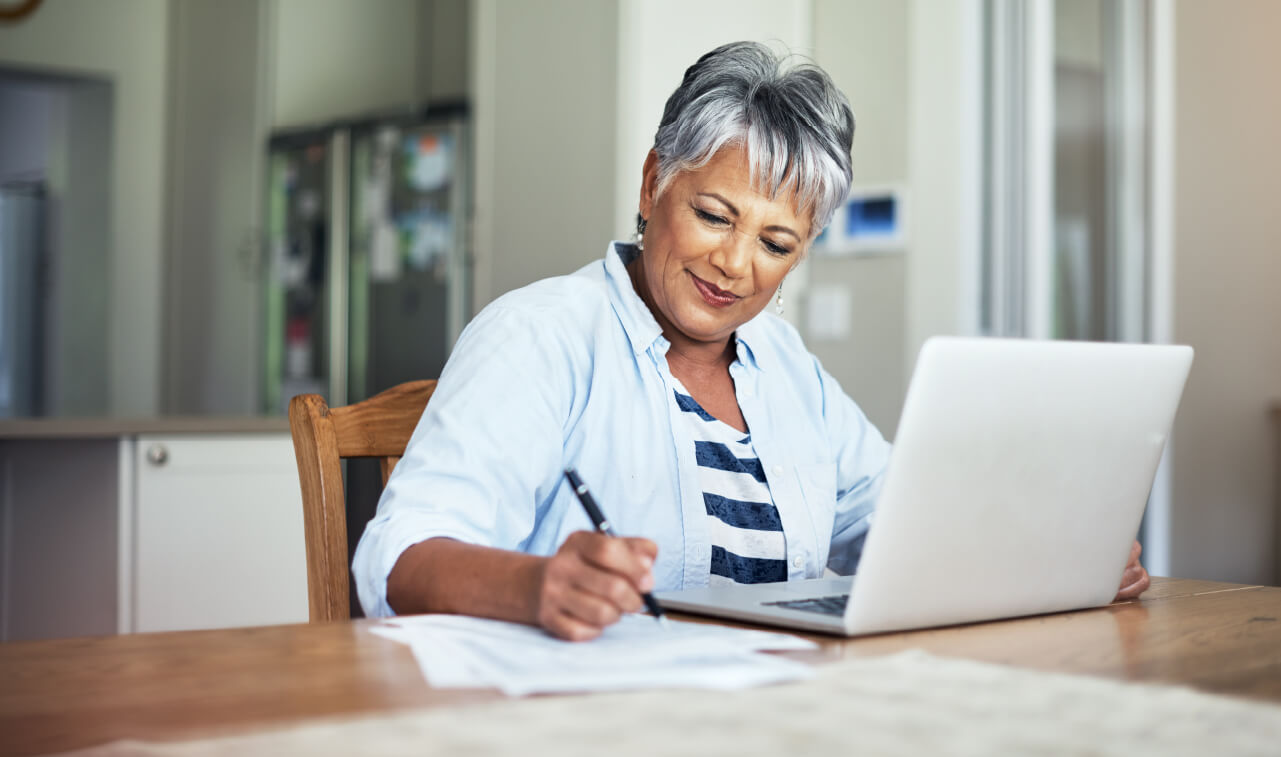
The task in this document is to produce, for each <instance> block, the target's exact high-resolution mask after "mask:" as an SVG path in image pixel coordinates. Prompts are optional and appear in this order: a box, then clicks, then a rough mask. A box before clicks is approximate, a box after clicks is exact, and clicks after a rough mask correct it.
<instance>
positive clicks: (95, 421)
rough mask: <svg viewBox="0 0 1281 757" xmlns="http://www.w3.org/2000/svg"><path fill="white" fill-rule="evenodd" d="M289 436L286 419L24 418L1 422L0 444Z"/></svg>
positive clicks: (183, 417) (249, 417)
mask: <svg viewBox="0 0 1281 757" xmlns="http://www.w3.org/2000/svg"><path fill="white" fill-rule="evenodd" d="M269 433H270V434H274V433H286V434H287V433H289V419H288V418H286V417H284V416H223V415H190V416H178V415H174V416H155V417H149V418H115V417H101V418H23V419H18V420H0V441H4V440H17V439H108V438H111V437H117V436H136V435H138V434H160V435H166V434H269Z"/></svg>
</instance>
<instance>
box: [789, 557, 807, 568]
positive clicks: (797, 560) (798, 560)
mask: <svg viewBox="0 0 1281 757" xmlns="http://www.w3.org/2000/svg"><path fill="white" fill-rule="evenodd" d="M804 564H805V558H804V557H801V556H800V555H797V556H796V557H793V558H792V567H793V568H799V567H801V566H802V565H804Z"/></svg>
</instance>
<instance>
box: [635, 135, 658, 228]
mask: <svg viewBox="0 0 1281 757" xmlns="http://www.w3.org/2000/svg"><path fill="white" fill-rule="evenodd" d="M657 188H658V153H656V152H654V151H653V150H650V151H649V154H648V155H646V156H645V165H644V166H643V167H642V168H641V190H640V208H639V211H640V214H641V217H642V218H645V219H648V218H649V216H650V213H652V212H653V210H654V190H655V189H657Z"/></svg>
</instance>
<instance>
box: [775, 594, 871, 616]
mask: <svg viewBox="0 0 1281 757" xmlns="http://www.w3.org/2000/svg"><path fill="white" fill-rule="evenodd" d="M849 601H850V595H848V594H838V595H836V596H832V597H814V598H813V599H787V600H783V601H782V602H762V603H761V604H763V605H770V606H771V607H786V608H787V609H789V610H801V611H802V612H817V613H821V614H823V615H844V614H845V605H847V604H849Z"/></svg>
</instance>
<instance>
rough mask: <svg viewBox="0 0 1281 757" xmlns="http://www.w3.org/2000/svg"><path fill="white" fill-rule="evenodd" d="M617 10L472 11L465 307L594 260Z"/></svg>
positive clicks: (609, 192) (611, 115) (607, 191)
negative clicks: (470, 234) (470, 275)
mask: <svg viewBox="0 0 1281 757" xmlns="http://www.w3.org/2000/svg"><path fill="white" fill-rule="evenodd" d="M617 10H618V9H617V7H616V5H615V3H613V2H590V3H584V2H578V1H577V0H546V1H542V2H538V3H506V2H495V0H478V1H477V3H476V5H475V9H474V11H475V28H474V31H473V45H472V58H471V60H472V69H473V85H472V91H473V97H474V105H475V109H474V113H475V122H474V124H475V125H474V133H475V139H476V147H475V150H476V208H475V235H474V245H473V246H474V249H475V254H476V267H475V281H474V283H475V290H474V291H475V296H474V307H475V309H480V308H482V307H484V306H485V305H486V304H488V303H489V302H490V301H491V300H493V299H494V298H495V297H497V296H499V295H501V294H503V293H504V292H506V291H508V290H510V289H514V288H516V287H520V286H524V285H525V284H528V283H530V282H532V281H535V280H537V279H541V278H545V277H547V276H555V275H559V274H563V273H569V272H570V271H572V270H574V269H576V268H578V267H579V266H581V265H583V264H585V263H587V262H588V261H590V260H593V259H595V258H599V257H601V256H602V255H603V254H604V251H605V245H606V244H607V243H608V241H609V239H610V238H611V227H612V226H613V221H614V218H613V216H614V207H615V206H614V191H615V177H614V161H615V155H616V151H615V146H616V135H615V123H616V121H617V116H616V114H615V91H616V90H615V88H616V86H617V79H616V70H617V69H616V65H617V58H616V54H617V35H616V31H615V30H616V28H617V24H618V13H617Z"/></svg>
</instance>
